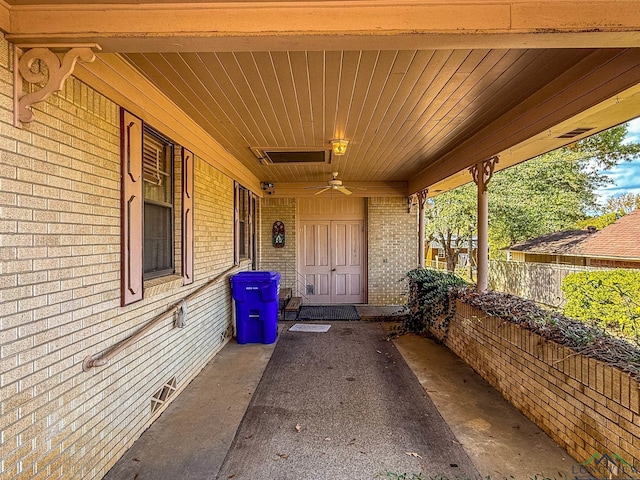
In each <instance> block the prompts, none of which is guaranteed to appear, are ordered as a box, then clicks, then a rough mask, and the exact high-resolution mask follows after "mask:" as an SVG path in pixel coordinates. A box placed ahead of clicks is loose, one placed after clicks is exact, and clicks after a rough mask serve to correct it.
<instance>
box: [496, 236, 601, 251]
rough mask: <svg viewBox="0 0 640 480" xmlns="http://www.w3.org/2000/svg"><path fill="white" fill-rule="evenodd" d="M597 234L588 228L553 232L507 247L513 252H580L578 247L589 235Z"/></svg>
mask: <svg viewBox="0 0 640 480" xmlns="http://www.w3.org/2000/svg"><path fill="white" fill-rule="evenodd" d="M592 235H595V233H591V232H589V231H587V230H567V231H564V232H553V233H547V234H546V235H541V236H539V237H536V238H531V239H529V240H525V241H524V242H520V243H516V244H515V245H511V246H510V247H508V248H507V250H510V251H512V252H525V253H541V254H550V255H570V254H574V255H575V254H578V251H577V249H578V247H579V246H580V244H581V243H582V242H584V241H585V240H586V239H587V238H588V237H590V236H592Z"/></svg>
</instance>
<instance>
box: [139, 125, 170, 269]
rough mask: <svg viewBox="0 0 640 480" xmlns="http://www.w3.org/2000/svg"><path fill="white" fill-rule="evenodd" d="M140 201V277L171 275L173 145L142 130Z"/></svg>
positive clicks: (146, 130)
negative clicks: (141, 188) (142, 226)
mask: <svg viewBox="0 0 640 480" xmlns="http://www.w3.org/2000/svg"><path fill="white" fill-rule="evenodd" d="M142 172H143V175H142V177H143V185H144V188H143V198H144V217H143V218H144V220H143V223H144V232H143V238H144V246H143V278H144V280H149V279H151V278H156V277H161V276H164V275H170V274H172V273H174V265H173V145H172V144H171V143H170V142H169V141H168V140H166V139H164V138H162V137H161V136H159V135H158V134H157V133H155V132H153V131H151V130H149V129H147V128H145V130H144V134H143V137H142Z"/></svg>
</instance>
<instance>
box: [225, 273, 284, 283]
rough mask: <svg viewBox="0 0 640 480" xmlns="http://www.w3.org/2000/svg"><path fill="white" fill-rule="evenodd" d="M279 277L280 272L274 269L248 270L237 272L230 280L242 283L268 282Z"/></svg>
mask: <svg viewBox="0 0 640 480" xmlns="http://www.w3.org/2000/svg"><path fill="white" fill-rule="evenodd" d="M279 279H280V272H274V271H260V270H256V271H250V272H239V273H236V274H235V275H234V276H232V277H231V281H232V282H237V283H244V282H270V281H274V280H279Z"/></svg>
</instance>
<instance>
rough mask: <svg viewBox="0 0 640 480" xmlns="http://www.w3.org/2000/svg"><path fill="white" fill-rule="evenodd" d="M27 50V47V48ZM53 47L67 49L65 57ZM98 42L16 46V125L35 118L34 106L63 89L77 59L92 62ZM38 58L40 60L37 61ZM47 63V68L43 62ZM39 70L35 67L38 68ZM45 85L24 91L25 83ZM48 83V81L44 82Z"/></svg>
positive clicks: (14, 69) (14, 84)
mask: <svg viewBox="0 0 640 480" xmlns="http://www.w3.org/2000/svg"><path fill="white" fill-rule="evenodd" d="M26 49H28V50H26ZM52 49H56V50H57V49H63V50H66V53H64V54H63V55H62V56H60V55H59V54H57V53H54V52H53V50H52ZM94 50H101V48H100V46H99V45H98V44H95V43H93V44H79V45H15V46H14V52H13V53H14V55H13V77H14V78H13V107H14V109H13V115H14V125H15V126H16V127H20V126H21V124H22V123H27V122H31V121H33V119H34V115H33V112H32V111H31V106H32V105H33V104H34V103H37V102H41V101H43V100H46V99H47V98H49V97H50V96H51V95H52V94H53V93H54V92H58V91H60V90H62V87H63V85H64V82H65V80H66V79H67V78H69V76H70V75H71V74H72V73H73V69H74V68H75V66H76V62H78V61H80V62H93V61H94V60H95V58H96V55H95V53H94ZM37 61H39V62H40V63H38V64H36V62H37ZM42 64H44V68H43V65H42ZM36 66H37V67H38V68H37V71H35V70H34V68H35V67H36ZM23 81H26V82H27V83H30V84H40V85H42V84H44V86H42V88H41V89H40V90H37V91H35V92H30V93H24V92H23V91H22V82H23ZM45 82H46V83H45Z"/></svg>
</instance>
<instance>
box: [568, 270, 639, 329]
mask: <svg viewBox="0 0 640 480" xmlns="http://www.w3.org/2000/svg"><path fill="white" fill-rule="evenodd" d="M562 291H563V292H564V293H565V296H566V298H567V304H566V306H565V310H564V312H565V315H567V316H569V317H572V318H576V319H578V320H582V321H586V322H590V323H594V324H596V325H597V326H599V327H600V328H608V329H614V330H616V331H618V332H620V333H622V334H623V335H625V336H628V337H632V338H634V339H636V341H637V340H638V339H639V338H640V271H638V270H602V271H594V272H578V273H572V274H570V275H567V277H566V278H565V279H564V281H563V282H562Z"/></svg>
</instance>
